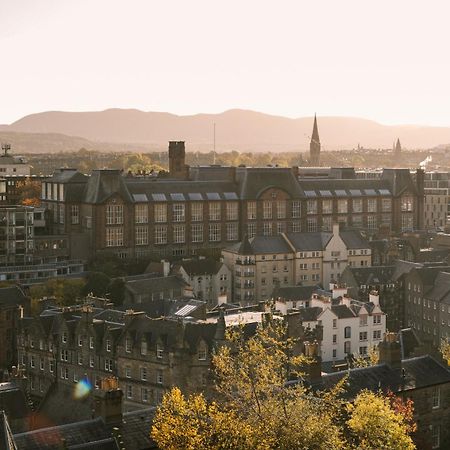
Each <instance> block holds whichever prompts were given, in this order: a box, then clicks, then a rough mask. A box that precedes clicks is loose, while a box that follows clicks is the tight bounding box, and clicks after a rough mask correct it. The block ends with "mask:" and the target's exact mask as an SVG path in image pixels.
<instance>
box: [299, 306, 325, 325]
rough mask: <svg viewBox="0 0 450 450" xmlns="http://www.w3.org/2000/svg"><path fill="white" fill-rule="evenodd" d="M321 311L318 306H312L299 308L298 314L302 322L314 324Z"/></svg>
mask: <svg viewBox="0 0 450 450" xmlns="http://www.w3.org/2000/svg"><path fill="white" fill-rule="evenodd" d="M322 311H323V309H322V308H321V307H320V306H312V307H309V308H299V310H298V314H299V315H300V318H301V320H302V322H315V321H316V320H317V319H318V317H319V316H320V314H321V313H322Z"/></svg>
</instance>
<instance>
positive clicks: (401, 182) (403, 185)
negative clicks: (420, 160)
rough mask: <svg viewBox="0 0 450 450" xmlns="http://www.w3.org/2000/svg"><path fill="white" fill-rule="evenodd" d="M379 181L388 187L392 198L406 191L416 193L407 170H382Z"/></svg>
mask: <svg viewBox="0 0 450 450" xmlns="http://www.w3.org/2000/svg"><path fill="white" fill-rule="evenodd" d="M380 181H381V182H387V183H388V184H389V185H390V187H391V189H392V193H393V195H394V196H399V195H400V194H402V193H403V192H405V191H406V190H409V191H410V192H412V193H417V188H416V186H415V184H414V182H413V179H412V177H411V173H410V171H409V169H383V173H382V174H381V179H380Z"/></svg>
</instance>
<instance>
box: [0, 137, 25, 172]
mask: <svg viewBox="0 0 450 450" xmlns="http://www.w3.org/2000/svg"><path fill="white" fill-rule="evenodd" d="M2 150H3V154H1V155H0V176H12V175H13V176H14V175H16V176H18V175H21V176H24V175H25V176H29V175H30V174H31V166H30V165H29V164H27V162H26V160H25V158H23V157H22V156H14V155H11V154H10V153H8V151H9V150H10V147H9V145H7V144H4V145H3V146H2Z"/></svg>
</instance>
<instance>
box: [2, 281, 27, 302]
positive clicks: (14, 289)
mask: <svg viewBox="0 0 450 450" xmlns="http://www.w3.org/2000/svg"><path fill="white" fill-rule="evenodd" d="M26 299H27V297H26V295H25V293H24V292H23V291H22V289H21V288H20V287H19V286H9V287H4V288H0V305H8V306H14V305H23V304H24V303H25V302H26Z"/></svg>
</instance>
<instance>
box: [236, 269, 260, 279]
mask: <svg viewBox="0 0 450 450" xmlns="http://www.w3.org/2000/svg"><path fill="white" fill-rule="evenodd" d="M235 275H236V276H237V277H242V278H249V277H254V276H255V272H254V271H253V270H244V271H242V272H241V271H239V270H236V272H235Z"/></svg>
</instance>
